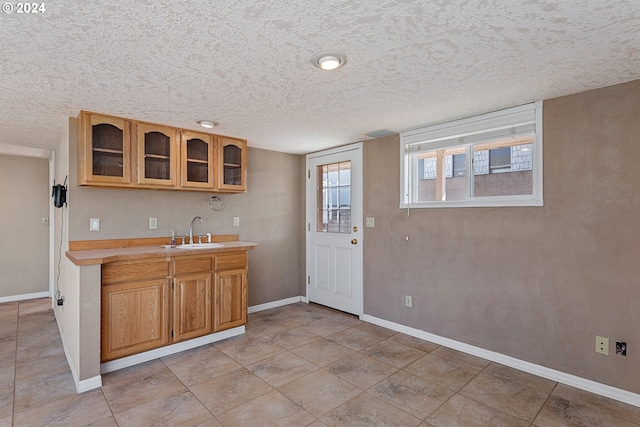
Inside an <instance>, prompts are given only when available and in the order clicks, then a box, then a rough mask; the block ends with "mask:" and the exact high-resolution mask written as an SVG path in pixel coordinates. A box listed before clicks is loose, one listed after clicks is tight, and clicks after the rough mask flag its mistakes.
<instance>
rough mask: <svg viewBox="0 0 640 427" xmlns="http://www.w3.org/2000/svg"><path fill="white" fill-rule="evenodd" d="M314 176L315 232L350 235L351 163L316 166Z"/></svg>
mask: <svg viewBox="0 0 640 427" xmlns="http://www.w3.org/2000/svg"><path fill="white" fill-rule="evenodd" d="M316 176H317V180H318V187H317V196H316V203H317V210H318V211H317V224H316V230H317V231H318V232H324V233H351V162H342V163H332V164H328V165H321V166H318V168H317V175H316Z"/></svg>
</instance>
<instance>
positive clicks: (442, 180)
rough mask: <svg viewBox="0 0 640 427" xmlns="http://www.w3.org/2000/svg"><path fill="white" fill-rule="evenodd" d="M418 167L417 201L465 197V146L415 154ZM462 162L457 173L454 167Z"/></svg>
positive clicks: (460, 198) (461, 198)
mask: <svg viewBox="0 0 640 427" xmlns="http://www.w3.org/2000/svg"><path fill="white" fill-rule="evenodd" d="M415 159H416V161H415V167H416V168H418V169H417V170H418V180H417V181H418V187H417V193H418V194H417V199H418V200H417V201H418V202H435V201H445V200H464V199H466V198H467V189H466V181H465V177H464V176H465V170H464V168H465V148H464V147H452V148H448V149H446V150H433V151H428V152H425V153H419V154H415ZM460 163H461V164H462V166H461V167H462V169H461V170H458V175H457V176H454V171H455V170H456V167H459V165H460Z"/></svg>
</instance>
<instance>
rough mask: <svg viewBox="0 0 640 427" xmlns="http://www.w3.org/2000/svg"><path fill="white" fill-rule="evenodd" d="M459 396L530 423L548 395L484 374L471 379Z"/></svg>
mask: <svg viewBox="0 0 640 427" xmlns="http://www.w3.org/2000/svg"><path fill="white" fill-rule="evenodd" d="M460 394H461V395H463V396H466V397H468V398H470V399H473V400H475V401H476V402H480V403H483V404H485V405H487V406H491V407H492V408H496V409H498V410H499V411H502V412H504V413H507V414H510V415H513V416H515V417H518V418H520V419H523V420H525V421H528V422H532V421H533V419H534V418H535V416H536V414H537V413H538V411H539V410H540V408H542V405H543V404H544V402H545V400H546V399H547V397H548V394H546V393H541V392H539V391H537V390H533V389H530V388H527V387H524V386H522V385H520V384H518V383H515V382H512V381H508V380H505V379H502V378H498V377H494V376H492V375H488V374H485V373H484V372H483V373H481V374H479V375H478V376H477V377H475V378H474V379H472V380H471V381H470V382H469V384H467V385H466V386H464V388H462V390H460Z"/></svg>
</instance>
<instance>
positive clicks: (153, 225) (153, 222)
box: [149, 218, 158, 230]
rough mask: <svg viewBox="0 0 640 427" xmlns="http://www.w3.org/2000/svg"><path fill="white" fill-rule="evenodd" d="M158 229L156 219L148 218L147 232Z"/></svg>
mask: <svg viewBox="0 0 640 427" xmlns="http://www.w3.org/2000/svg"><path fill="white" fill-rule="evenodd" d="M157 229H158V218H149V230H157Z"/></svg>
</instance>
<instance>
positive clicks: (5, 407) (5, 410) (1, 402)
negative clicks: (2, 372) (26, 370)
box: [0, 387, 13, 417]
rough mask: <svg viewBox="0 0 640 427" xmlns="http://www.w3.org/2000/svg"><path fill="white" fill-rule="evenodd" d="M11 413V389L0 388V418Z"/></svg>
mask: <svg viewBox="0 0 640 427" xmlns="http://www.w3.org/2000/svg"><path fill="white" fill-rule="evenodd" d="M12 413H13V387H5V388H0V417H8V416H11V414H12Z"/></svg>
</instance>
